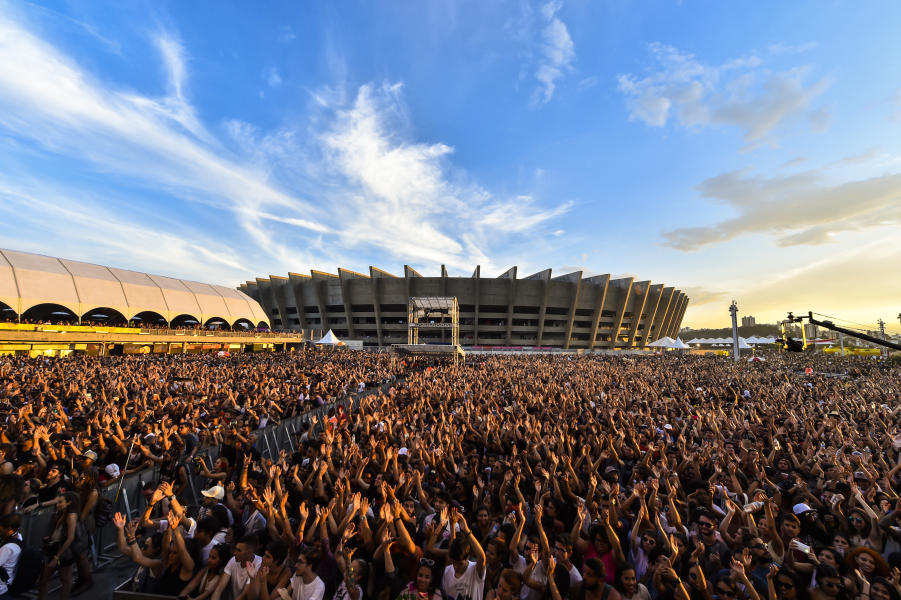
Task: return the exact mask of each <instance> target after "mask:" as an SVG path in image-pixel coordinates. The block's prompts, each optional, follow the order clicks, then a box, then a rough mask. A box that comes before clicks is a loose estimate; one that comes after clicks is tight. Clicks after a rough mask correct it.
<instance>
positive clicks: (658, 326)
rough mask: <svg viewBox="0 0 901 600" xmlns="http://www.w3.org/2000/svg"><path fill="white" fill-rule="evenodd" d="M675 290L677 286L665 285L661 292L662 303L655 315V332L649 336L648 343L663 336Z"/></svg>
mask: <svg viewBox="0 0 901 600" xmlns="http://www.w3.org/2000/svg"><path fill="white" fill-rule="evenodd" d="M674 291H675V288H671V287H665V288H663V291H662V292H661V293H660V303H659V304H658V306H657V314H655V315H654V323H653V324H652V326H653V334H650V335H649V336H648V343H650V342H656V341H657V340H659V339H660V338H661V337H662V333H661V332H662V331H663V322H664V320H665V319H666V314H667V311H669V309H670V306H671V305H672V301H673V292H674Z"/></svg>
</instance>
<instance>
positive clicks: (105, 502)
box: [94, 496, 113, 529]
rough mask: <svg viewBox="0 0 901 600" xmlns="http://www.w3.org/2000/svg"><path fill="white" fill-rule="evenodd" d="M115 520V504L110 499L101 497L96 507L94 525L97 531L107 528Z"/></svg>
mask: <svg viewBox="0 0 901 600" xmlns="http://www.w3.org/2000/svg"><path fill="white" fill-rule="evenodd" d="M112 518H113V503H112V501H111V500H110V499H109V498H104V497H103V496H101V497H100V498H98V499H97V506H95V507H94V524H95V525H96V526H97V529H100V528H102V527H105V526H106V525H108V524H109V522H110V520H112Z"/></svg>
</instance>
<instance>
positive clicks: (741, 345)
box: [738, 337, 753, 350]
mask: <svg viewBox="0 0 901 600" xmlns="http://www.w3.org/2000/svg"><path fill="white" fill-rule="evenodd" d="M738 349H739V350H753V348H751V347H750V346H749V345H748V343H747V342H746V341H745V338H741V337H740V338H738Z"/></svg>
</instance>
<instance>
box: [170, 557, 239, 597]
mask: <svg viewBox="0 0 901 600" xmlns="http://www.w3.org/2000/svg"><path fill="white" fill-rule="evenodd" d="M231 558H232V551H231V548H229V546H228V544H216V545H215V546H213V548H212V550H210V557H209V558H208V559H207V561H206V567H204V568H203V569H200V570H199V571H197V575H195V576H194V579H192V580H191V583H189V584H188V586H187V587H186V588H185V589H183V590H182V591H181V594H179V597H181V596H190V595H191V594H192V593H193V592H194V590H197V595H196V596H194V600H207V598H209V597H210V596H212V595H213V592H214V591H216V586H217V585H218V584H219V578H220V577H221V576H222V572H223V571H224V570H225V565H227V564H228V561H230V560H231Z"/></svg>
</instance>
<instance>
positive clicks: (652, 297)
mask: <svg viewBox="0 0 901 600" xmlns="http://www.w3.org/2000/svg"><path fill="white" fill-rule="evenodd" d="M662 295H663V284H662V283H658V284H656V285H652V286H651V287H650V288H648V300H647V302H646V303H645V314H647V315H648V317H647V318H646V319H643V321H644V330H643V331H644V334H643V335H642V336H641V344H640V345H639V348H644V347H645V345H646V344H647V343H648V341H649V340H648V336H649V335H651V326H652V325H653V324H654V316H655V315H656V314H657V307H658V306H660V298H661V296H662Z"/></svg>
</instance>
